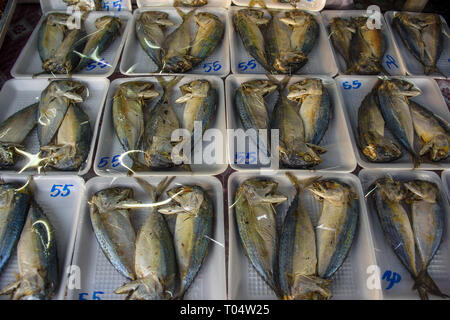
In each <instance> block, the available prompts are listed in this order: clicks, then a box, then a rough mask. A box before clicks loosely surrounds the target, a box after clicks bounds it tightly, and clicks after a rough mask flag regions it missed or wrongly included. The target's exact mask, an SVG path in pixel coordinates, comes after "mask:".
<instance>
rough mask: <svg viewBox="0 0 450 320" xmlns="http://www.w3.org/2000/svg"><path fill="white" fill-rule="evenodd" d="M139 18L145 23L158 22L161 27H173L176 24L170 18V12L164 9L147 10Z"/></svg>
mask: <svg viewBox="0 0 450 320" xmlns="http://www.w3.org/2000/svg"><path fill="white" fill-rule="evenodd" d="M139 20H141V21H142V24H143V25H151V24H157V25H159V26H161V27H171V26H173V25H175V24H174V23H173V21H172V20H170V19H169V14H168V13H166V12H162V11H147V12H143V13H142V14H141V15H140V17H139Z"/></svg>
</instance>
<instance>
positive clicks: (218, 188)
mask: <svg viewBox="0 0 450 320" xmlns="http://www.w3.org/2000/svg"><path fill="white" fill-rule="evenodd" d="M161 179H162V177H146V178H145V180H147V181H148V182H149V183H151V184H153V185H157V184H158V182H159V181H161ZM180 184H183V185H194V184H195V185H199V186H201V187H202V188H203V189H204V190H205V191H206V192H207V193H208V195H209V196H210V197H211V200H212V201H213V203H214V210H215V223H214V235H213V237H212V239H213V240H214V241H212V242H211V243H210V245H209V248H208V256H207V257H206V259H205V261H204V262H203V265H202V267H201V269H200V271H199V273H198V275H197V277H196V278H195V280H194V282H193V283H192V286H191V287H190V289H189V290H188V292H187V294H186V295H185V297H184V298H185V299H187V300H199V299H206V300H209V299H217V300H220V299H226V281H225V235H224V217H223V212H224V211H223V191H222V184H221V183H220V181H219V180H217V179H216V178H214V177H177V178H176V179H175V180H174V181H173V182H172V184H171V185H170V186H169V189H170V188H172V187H174V186H177V185H180ZM118 186H121V187H131V188H133V190H134V197H135V199H136V200H140V201H142V202H143V203H150V198H149V197H148V195H147V194H146V193H145V192H144V190H143V189H142V188H141V187H140V186H139V184H138V183H137V182H136V180H135V179H133V178H130V177H123V178H106V177H96V178H93V179H91V180H89V181H88V183H87V184H86V192H85V198H84V199H83V202H82V206H81V211H80V212H81V213H80V221H79V224H78V232H77V239H76V243H75V249H74V255H73V264H74V265H77V266H79V267H80V269H81V271H82V273H81V287H80V289H74V290H68V294H67V299H70V300H78V299H80V294H81V293H88V296H87V297H84V299H88V300H91V299H92V295H93V293H94V292H99V291H100V292H102V294H98V296H99V297H100V298H101V299H105V300H118V299H120V300H122V299H124V298H125V295H117V294H114V290H115V289H117V288H119V287H120V286H122V285H123V284H124V283H126V282H127V279H126V278H124V277H123V276H122V275H121V274H119V272H117V271H116V270H115V269H114V267H113V266H112V264H110V262H109V261H108V260H107V258H106V257H105V255H104V253H103V251H102V250H101V249H100V247H99V245H98V243H97V239H96V237H95V235H94V232H93V231H92V225H91V219H90V214H89V205H88V203H87V201H88V200H90V198H91V197H92V196H93V194H94V193H96V192H98V191H100V190H103V189H106V188H112V187H118ZM165 198H166V197H165ZM147 214H148V209H141V210H136V211H133V212H132V215H131V217H132V223H133V224H134V226H135V230H139V227H140V226H141V225H142V223H143V222H144V220H145V217H146V216H147ZM168 222H169V220H168ZM172 222H173V221H172ZM170 224H171V223H170V222H169V226H170Z"/></svg>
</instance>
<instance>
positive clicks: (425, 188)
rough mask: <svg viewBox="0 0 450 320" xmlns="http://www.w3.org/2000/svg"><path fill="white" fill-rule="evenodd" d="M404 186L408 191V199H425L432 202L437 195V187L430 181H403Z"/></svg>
mask: <svg viewBox="0 0 450 320" xmlns="http://www.w3.org/2000/svg"><path fill="white" fill-rule="evenodd" d="M404 186H405V188H406V190H408V192H409V198H410V199H414V200H425V201H427V202H432V203H434V202H436V201H437V198H438V197H439V189H438V187H437V186H436V185H435V184H434V183H432V182H428V181H423V180H413V181H408V182H405V183H404Z"/></svg>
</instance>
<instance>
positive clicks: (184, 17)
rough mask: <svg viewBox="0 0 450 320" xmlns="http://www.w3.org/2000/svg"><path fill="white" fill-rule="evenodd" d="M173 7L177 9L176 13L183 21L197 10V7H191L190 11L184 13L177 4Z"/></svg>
mask: <svg viewBox="0 0 450 320" xmlns="http://www.w3.org/2000/svg"><path fill="white" fill-rule="evenodd" d="M175 9H176V10H177V12H178V14H179V15H180V17H181V19H183V21H186V20H188V19H189V18H190V17H192V15H193V14H194V13H195V11H196V10H197V8H195V9H192V10H191V11H189V12H188V13H184V12H183V11H182V10H181V9H180V8H178V6H176V7H175Z"/></svg>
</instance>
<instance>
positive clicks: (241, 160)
mask: <svg viewBox="0 0 450 320" xmlns="http://www.w3.org/2000/svg"><path fill="white" fill-rule="evenodd" d="M234 163H235V164H256V152H254V151H253V152H236V153H235V155H234Z"/></svg>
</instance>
